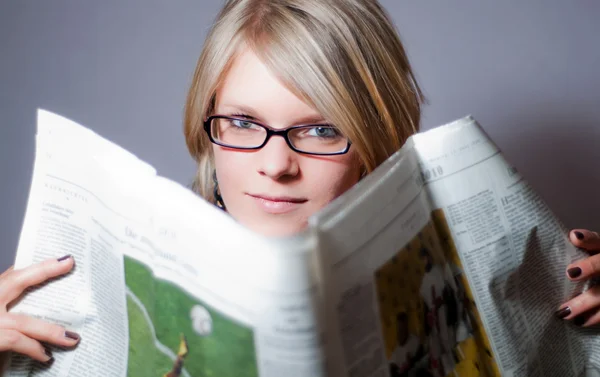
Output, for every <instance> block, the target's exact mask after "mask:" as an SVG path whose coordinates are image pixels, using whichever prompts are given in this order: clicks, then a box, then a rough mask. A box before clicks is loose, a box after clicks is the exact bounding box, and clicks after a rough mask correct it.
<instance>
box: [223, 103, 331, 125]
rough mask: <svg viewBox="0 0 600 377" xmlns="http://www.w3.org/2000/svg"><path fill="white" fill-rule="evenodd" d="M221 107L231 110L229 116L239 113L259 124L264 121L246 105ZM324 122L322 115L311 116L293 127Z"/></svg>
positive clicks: (301, 119)
mask: <svg viewBox="0 0 600 377" xmlns="http://www.w3.org/2000/svg"><path fill="white" fill-rule="evenodd" d="M221 106H222V107H225V108H228V109H230V110H229V111H227V112H228V113H229V115H232V114H233V113H236V112H239V113H243V114H244V118H248V120H254V121H257V122H260V121H262V119H261V118H260V117H259V116H257V114H258V112H257V111H256V110H255V109H253V108H252V107H249V106H244V105H230V104H222V105H221ZM323 122H325V119H324V118H323V117H322V116H321V115H318V114H317V115H309V116H307V117H302V118H299V119H296V121H295V122H293V124H291V125H304V124H313V123H323ZM263 123H264V122H263Z"/></svg>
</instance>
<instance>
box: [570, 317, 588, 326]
mask: <svg viewBox="0 0 600 377" xmlns="http://www.w3.org/2000/svg"><path fill="white" fill-rule="evenodd" d="M584 323H585V318H584V317H583V316H577V317H575V318H574V319H573V324H574V325H575V326H583V324H584Z"/></svg>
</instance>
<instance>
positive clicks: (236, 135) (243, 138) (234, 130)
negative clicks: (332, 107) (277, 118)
mask: <svg viewBox="0 0 600 377" xmlns="http://www.w3.org/2000/svg"><path fill="white" fill-rule="evenodd" d="M204 130H205V131H206V133H207V134H208V137H209V138H210V141H211V142H213V143H215V144H217V145H221V146H223V147H227V148H234V149H244V150H253V149H260V148H262V147H264V146H265V144H267V142H268V141H269V139H270V138H271V136H274V135H275V136H281V137H283V138H284V139H285V141H286V142H287V144H288V146H289V147H290V148H291V149H292V150H294V151H296V152H298V153H304V154H314V155H337V154H344V153H346V152H348V150H349V149H350V144H351V143H350V141H349V140H348V138H347V137H346V136H344V135H342V134H341V133H340V131H338V129H337V128H335V127H334V126H331V125H329V124H315V125H303V126H293V127H289V128H286V129H283V130H275V129H272V128H270V127H267V126H265V125H263V124H260V123H257V122H254V121H250V120H247V119H244V118H236V117H228V116H223V115H213V116H210V117H208V118H207V119H206V121H205V122H204Z"/></svg>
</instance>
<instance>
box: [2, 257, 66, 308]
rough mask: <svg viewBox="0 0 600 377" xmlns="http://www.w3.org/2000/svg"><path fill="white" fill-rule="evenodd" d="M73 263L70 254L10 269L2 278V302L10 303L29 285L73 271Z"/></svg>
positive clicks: (3, 303)
mask: <svg viewBox="0 0 600 377" xmlns="http://www.w3.org/2000/svg"><path fill="white" fill-rule="evenodd" d="M73 265H74V260H73V258H72V257H71V256H70V255H69V256H64V257H62V258H58V259H49V260H46V261H44V262H40V263H37V264H34V265H31V266H29V267H25V268H23V269H20V270H13V271H10V272H9V273H8V274H6V275H5V276H3V277H2V279H0V304H1V305H2V306H6V305H8V304H9V303H10V302H11V301H12V300H14V299H16V298H17V297H19V296H20V295H21V294H22V293H23V291H24V290H25V289H27V288H28V287H31V286H34V285H37V284H40V283H43V282H45V281H46V280H48V279H51V278H54V277H57V276H60V275H64V274H66V273H67V272H69V271H71V269H72V268H73Z"/></svg>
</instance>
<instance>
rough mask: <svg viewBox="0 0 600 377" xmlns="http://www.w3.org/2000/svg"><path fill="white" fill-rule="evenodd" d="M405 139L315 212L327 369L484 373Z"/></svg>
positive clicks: (356, 376)
mask: <svg viewBox="0 0 600 377" xmlns="http://www.w3.org/2000/svg"><path fill="white" fill-rule="evenodd" d="M411 143H412V142H409V143H407V145H406V146H405V147H403V148H402V150H400V151H399V152H398V153H396V154H395V155H394V156H392V157H391V158H390V159H389V160H388V161H386V162H385V163H384V164H383V165H381V167H380V168H378V169H376V170H375V171H374V172H373V173H371V174H370V175H368V176H367V177H366V178H365V179H364V180H363V181H362V182H360V183H359V184H358V185H356V186H355V187H354V188H352V189H351V190H350V191H349V192H348V194H347V195H344V196H343V197H340V198H339V199H338V200H336V201H335V202H334V203H332V205H331V206H329V207H328V208H327V209H325V210H324V211H322V212H321V213H320V214H318V215H317V216H315V217H314V219H313V222H312V226H314V227H315V228H317V229H318V231H319V248H320V249H321V250H322V251H323V253H322V265H323V266H324V267H323V268H324V271H325V272H324V273H325V274H327V275H328V277H329V280H328V285H327V291H326V302H327V304H326V312H327V319H328V320H327V322H326V328H327V335H328V339H330V343H328V349H327V352H328V353H327V354H328V357H329V359H328V362H329V366H330V373H329V375H332V376H352V377H383V376H386V377H387V376H393V377H400V376H439V377H442V376H452V375H455V376H478V375H485V373H481V374H480V373H479V369H478V366H479V365H481V363H482V362H481V361H480V360H479V358H480V356H479V353H478V349H479V348H480V347H477V345H476V342H477V339H476V337H475V333H476V330H477V327H476V326H477V324H476V323H473V321H472V320H471V317H470V315H469V314H468V313H467V311H466V309H467V308H466V306H465V305H464V301H465V300H464V297H465V293H464V292H465V289H466V287H463V286H462V283H463V282H462V281H461V279H460V278H459V274H457V273H456V271H455V270H453V268H452V267H453V266H452V265H451V263H449V261H447V258H446V252H445V250H444V245H443V244H442V242H441V241H440V240H441V237H440V236H439V235H438V228H437V222H438V217H439V215H438V214H437V213H435V212H433V211H432V209H431V206H430V203H429V197H428V194H427V192H426V190H425V189H424V186H423V180H422V177H421V171H420V168H419V164H418V159H417V157H416V154H415V153H414V151H413V150H412V144H411Z"/></svg>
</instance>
